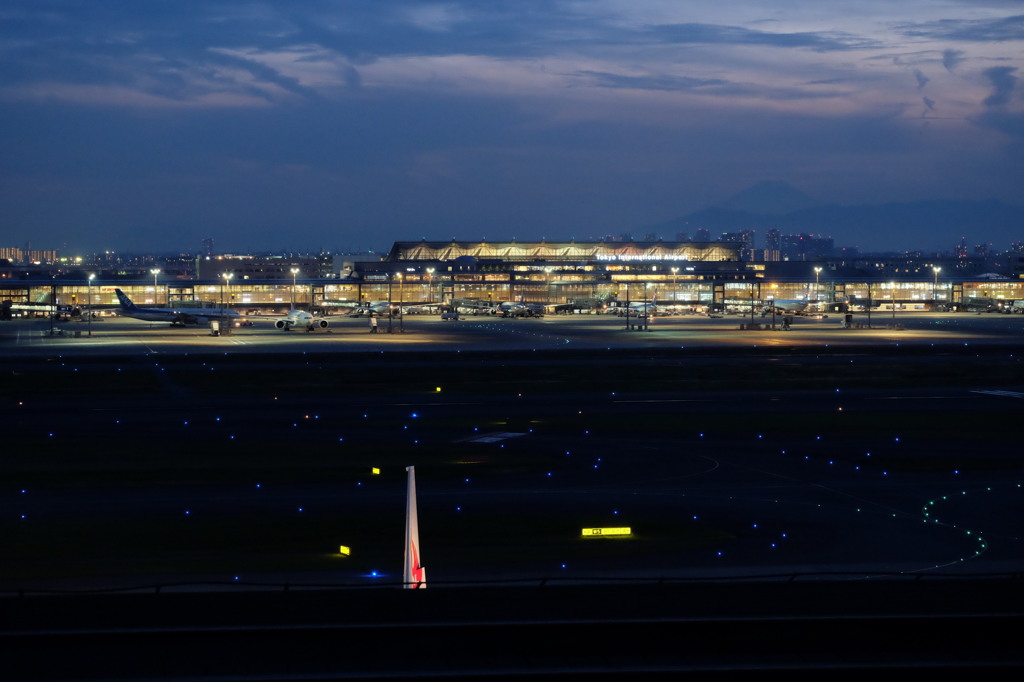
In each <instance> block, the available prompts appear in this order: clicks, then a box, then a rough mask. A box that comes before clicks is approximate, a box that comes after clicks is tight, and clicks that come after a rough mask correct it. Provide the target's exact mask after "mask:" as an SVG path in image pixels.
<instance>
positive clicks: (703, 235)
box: [693, 227, 711, 242]
mask: <svg viewBox="0 0 1024 682" xmlns="http://www.w3.org/2000/svg"><path fill="white" fill-rule="evenodd" d="M693 241H695V242H709V241H711V232H710V231H708V230H705V229H704V228H703V227H699V228H697V231H696V232H694V233H693Z"/></svg>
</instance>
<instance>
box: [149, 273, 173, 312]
mask: <svg viewBox="0 0 1024 682" xmlns="http://www.w3.org/2000/svg"><path fill="white" fill-rule="evenodd" d="M149 274H151V275H153V305H160V294H158V293H157V291H158V290H157V288H156V276H157V275H159V274H160V268H153V269H152V270H150V271H149ZM170 299H171V297H170V294H168V296H167V305H168V307H170V305H171V301H170Z"/></svg>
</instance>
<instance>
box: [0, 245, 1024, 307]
mask: <svg viewBox="0 0 1024 682" xmlns="http://www.w3.org/2000/svg"><path fill="white" fill-rule="evenodd" d="M742 247H743V245H742V244H741V243H739V242H727V241H716V242H664V241H655V242H642V241H636V242H620V241H592V242H576V241H570V242H547V241H540V242H518V241H508V242H489V241H474V242H464V241H454V240H452V241H417V242H404V241H403V242H395V243H394V245H393V246H392V248H391V250H390V251H389V252H388V253H387V255H385V256H384V257H383V258H377V259H374V260H365V261H359V260H354V261H351V262H346V263H344V264H342V266H341V267H340V270H341V272H342V276H340V277H338V276H334V277H324V276H322V275H323V272H322V271H319V272H315V273H307V272H304V271H301V270H300V269H299V268H294V269H292V270H291V271H290V272H289V273H287V274H286V276H284V277H282V276H276V277H274V278H261V277H260V276H259V275H258V273H254V272H250V271H243V270H239V271H238V272H234V271H232V270H231V269H230V267H229V266H226V267H223V268H222V270H221V271H219V272H217V273H216V275H215V276H213V275H210V276H206V277H202V278H183V277H182V278H172V277H168V276H164V277H163V278H161V277H159V276H158V275H153V276H150V277H143V278H139V277H135V278H133V279H117V280H109V279H103V280H101V279H89V278H88V274H87V273H86V272H84V271H78V272H74V273H67V274H65V275H60V276H55V277H51V278H45V279H42V278H36V279H33V278H31V277H23V278H14V277H12V278H4V279H0V304H3V305H4V306H6V308H7V309H8V310H10V309H12V308H13V309H15V310H17V309H23V308H29V309H31V308H32V307H34V306H38V305H43V304H47V303H49V302H51V301H56V303H57V304H59V305H63V306H72V307H85V306H90V305H91V306H94V307H102V308H114V307H116V306H117V298H116V295H115V294H114V289H115V288H121V289H123V290H124V291H125V292H126V293H127V294H128V295H129V296H130V297H131V298H132V299H133V300H134V301H135V303H136V304H137V305H152V306H164V305H170V306H174V307H187V306H204V305H205V306H224V307H232V308H237V309H239V310H240V311H242V312H245V311H248V310H259V311H261V312H270V311H274V312H281V311H284V310H287V309H288V308H289V307H291V306H293V305H294V306H296V307H300V308H314V309H319V310H323V311H324V312H325V313H327V314H330V313H331V312H332V309H340V308H343V307H351V304H352V303H353V302H355V303H368V302H371V301H393V302H396V303H402V304H405V305H418V304H442V305H444V304H451V303H453V302H455V301H472V302H475V303H477V304H479V305H484V306H486V305H488V304H491V303H494V304H497V303H501V302H505V301H516V302H524V303H539V304H543V305H546V306H561V307H562V308H564V309H576V310H589V309H593V308H595V307H600V306H602V305H607V304H608V303H610V302H625V301H640V300H647V301H651V302H653V303H657V304H665V305H677V306H683V307H692V308H695V309H703V308H716V307H717V308H727V307H729V306H736V307H740V306H752V305H768V304H770V302H772V301H783V300H785V301H793V300H805V301H807V300H810V301H819V302H821V303H822V304H830V305H845V304H859V305H866V304H870V305H874V306H878V305H879V304H881V305H882V306H885V305H886V304H887V305H889V306H890V307H891V306H892V304H893V302H896V304H897V305H898V306H899V307H900V308H902V309H906V310H913V309H918V310H929V309H935V308H939V309H942V308H945V307H947V306H960V305H964V304H965V303H967V302H973V301H986V300H987V301H990V302H993V304H994V305H1000V304H1001V302H1005V303H1006V304H1009V302H1012V301H1014V300H1021V299H1024V280H1022V279H1008V278H1000V279H995V278H992V277H987V276H973V278H972V276H971V275H967V274H966V273H961V272H960V271H958V270H957V269H956V268H955V267H949V266H948V265H947V266H945V267H940V266H937V265H936V266H928V265H925V266H924V267H921V268H918V269H916V270H914V271H909V270H908V271H905V272H896V273H889V274H882V273H865V272H860V271H857V272H850V271H848V270H846V269H844V268H843V267H841V266H839V265H837V264H835V263H830V262H828V261H821V262H785V263H773V262H757V261H745V260H741V259H740V250H741V248H742ZM338 266H339V264H338V263H335V270H338V269H339V267H338ZM288 275H290V276H288Z"/></svg>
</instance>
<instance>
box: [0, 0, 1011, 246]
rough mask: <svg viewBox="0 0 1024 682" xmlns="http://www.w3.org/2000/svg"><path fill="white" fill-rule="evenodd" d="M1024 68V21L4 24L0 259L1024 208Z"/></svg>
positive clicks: (94, 5)
mask: <svg viewBox="0 0 1024 682" xmlns="http://www.w3.org/2000/svg"><path fill="white" fill-rule="evenodd" d="M837 5H842V7H837ZM1022 64H1024V4H1022V3H1021V2H1020V1H1019V0H1014V1H1013V2H1009V1H1006V2H1000V1H988V2H983V1H977V2H971V1H968V0H944V1H936V0H907V1H904V2H899V3H893V2H888V1H886V2H882V1H879V0H862V1H861V2H857V3H825V2H820V0H814V1H811V0H790V1H779V2H764V1H763V0H757V1H755V0H739V1H729V2H723V1H722V0H716V1H714V2H706V1H687V2H675V1H670V0H631V1H630V2H612V1H595V2H585V1H571V2H567V1H560V0H544V1H541V2H533V1H531V0H515V1H508V2H505V1H493V2H487V1H481V0H474V1H473V2H458V1H453V2H438V3H431V2H401V1H391V0H368V1H361V0H355V1H341V0H334V1H332V2H324V1H318V0H308V1H303V2H298V3H291V2H279V1H277V0H269V1H265V2H247V1H244V0H204V1H203V2H195V1H192V0H180V1H178V2H155V1H150V2H138V3H133V2H113V1H106V0H91V1H90V2H71V1H65V2H60V1H54V0H5V2H4V3H3V4H2V6H0V150H2V151H0V245H3V246H22V247H23V246H24V245H25V243H26V242H27V241H31V243H32V246H33V247H34V248H62V249H65V248H66V249H67V251H69V252H70V251H76V250H79V251H82V250H92V249H115V250H119V251H178V250H181V251H196V250H198V249H199V247H200V240H201V239H202V238H204V237H213V238H214V239H215V242H216V248H217V250H219V251H235V252H239V251H246V250H267V249H275V250H280V249H289V250H313V249H320V248H323V249H328V250H335V251H337V250H346V251H356V250H368V249H386V248H387V247H388V246H389V245H390V243H391V242H392V241H394V240H399V239H419V238H426V239H451V238H458V239H479V238H487V239H491V240H505V239H512V238H516V239H520V240H531V239H540V238H547V239H550V240H563V239H570V238H575V239H580V240H582V239H593V238H600V237H602V236H604V235H607V234H616V235H617V234H619V233H622V232H625V231H632V232H633V233H634V234H635V235H637V236H640V235H642V233H643V232H644V226H646V225H655V224H660V223H665V222H666V221H669V220H672V219H673V218H677V217H679V216H682V215H685V214H687V213H689V212H692V211H696V210H699V209H702V208H706V207H708V206H711V205H714V204H716V203H717V202H722V201H724V200H726V199H728V198H729V197H730V196H732V195H733V194H735V193H737V192H739V191H741V190H743V189H745V188H747V187H749V186H751V185H754V184H756V183H758V182H762V181H765V180H772V181H785V182H788V183H790V184H792V185H793V186H795V187H797V188H799V189H800V190H802V191H803V192H806V193H807V194H809V195H810V196H811V197H813V198H814V199H816V200H818V201H821V202H828V203H838V204H861V203H868V204H877V203H885V202H904V201H906V202H910V201H919V200H929V199H975V200H980V199H999V200H1001V201H1004V202H1009V203H1015V204H1024V190H1022V186H1024V97H1022V93H1024V87H1022V85H1021V75H1022V72H1021V70H1020V69H1021V66H1022ZM663 236H664V237H665V238H667V239H672V238H674V236H675V235H674V234H665V235H663ZM903 236H904V237H906V236H907V235H903ZM880 246H881V245H880Z"/></svg>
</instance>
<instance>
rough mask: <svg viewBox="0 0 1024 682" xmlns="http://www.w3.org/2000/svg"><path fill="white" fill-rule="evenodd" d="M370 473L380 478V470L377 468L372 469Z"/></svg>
mask: <svg viewBox="0 0 1024 682" xmlns="http://www.w3.org/2000/svg"><path fill="white" fill-rule="evenodd" d="M370 473H371V474H373V475H374V476H380V469H378V468H377V467H372V468H371V469H370Z"/></svg>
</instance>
